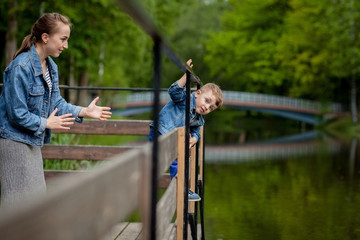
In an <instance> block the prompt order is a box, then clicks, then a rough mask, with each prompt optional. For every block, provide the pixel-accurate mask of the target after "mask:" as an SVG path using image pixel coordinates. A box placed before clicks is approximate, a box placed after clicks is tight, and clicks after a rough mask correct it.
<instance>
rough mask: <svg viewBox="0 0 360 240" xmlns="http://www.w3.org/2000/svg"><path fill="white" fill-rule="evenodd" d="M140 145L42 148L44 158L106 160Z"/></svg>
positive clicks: (49, 146) (50, 146)
mask: <svg viewBox="0 0 360 240" xmlns="http://www.w3.org/2000/svg"><path fill="white" fill-rule="evenodd" d="M134 148H140V146H131V147H129V146H94V145H52V144H45V145H44V146H43V147H42V148H41V153H42V156H43V158H44V159H69V160H104V159H106V158H109V157H112V156H115V155H116V154H120V153H124V152H126V151H128V150H130V149H134Z"/></svg>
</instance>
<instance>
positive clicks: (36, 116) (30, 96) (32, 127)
mask: <svg viewBox="0 0 360 240" xmlns="http://www.w3.org/2000/svg"><path fill="white" fill-rule="evenodd" d="M48 68H49V73H50V75H51V78H52V89H51V95H50V94H49V93H50V92H49V87H48V85H47V83H46V82H45V80H44V78H43V71H42V67H41V63H40V58H39V55H38V53H37V51H36V49H35V47H34V45H32V46H31V48H30V50H29V51H27V52H24V53H21V54H20V55H18V56H17V57H16V58H15V59H14V60H13V61H12V62H11V63H10V64H9V66H8V67H7V68H6V69H5V71H4V84H3V89H2V92H1V95H0V119H1V120H0V136H1V137H3V138H8V139H11V140H14V141H19V142H23V143H26V144H30V145H33V146H38V147H41V146H42V145H43V144H44V143H49V142H50V136H51V130H50V129H46V119H47V118H48V116H49V115H50V114H51V113H52V112H53V111H54V110H55V108H57V109H58V112H57V113H56V115H62V114H65V113H72V114H73V117H75V119H76V121H77V122H82V118H81V117H78V115H79V112H80V110H81V107H80V106H74V105H72V104H69V103H67V102H66V101H65V100H64V99H63V98H62V97H61V96H60V90H59V77H58V69H57V65H56V64H55V62H54V61H53V60H52V59H51V58H50V57H48Z"/></svg>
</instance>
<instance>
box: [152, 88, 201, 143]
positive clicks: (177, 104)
mask: <svg viewBox="0 0 360 240" xmlns="http://www.w3.org/2000/svg"><path fill="white" fill-rule="evenodd" d="M168 92H169V95H170V99H171V100H170V101H169V102H168V103H167V104H166V105H165V106H164V107H163V109H161V111H160V113H159V132H160V133H161V134H165V133H167V132H169V131H171V130H173V129H174V128H177V127H183V126H185V106H186V101H185V99H186V89H185V88H181V87H179V85H178V84H177V81H176V82H175V83H173V84H172V85H171V86H170V88H169V90H168ZM204 124H205V120H204V117H203V116H202V115H200V114H196V111H195V93H192V94H191V97H190V133H191V136H193V137H196V139H197V140H199V139H200V126H203V125H204ZM150 126H151V127H154V123H153V122H152V123H151V124H150Z"/></svg>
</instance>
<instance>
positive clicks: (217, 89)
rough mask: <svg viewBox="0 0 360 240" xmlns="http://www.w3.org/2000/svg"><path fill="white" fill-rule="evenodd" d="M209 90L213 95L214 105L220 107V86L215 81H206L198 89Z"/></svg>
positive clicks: (221, 95)
mask: <svg viewBox="0 0 360 240" xmlns="http://www.w3.org/2000/svg"><path fill="white" fill-rule="evenodd" d="M209 90H211V91H212V93H213V94H214V96H215V104H216V107H218V108H219V107H221V106H222V105H223V93H222V91H221V89H220V87H219V86H218V85H216V84H215V83H207V84H205V85H204V86H202V87H201V88H200V91H204V92H206V91H209Z"/></svg>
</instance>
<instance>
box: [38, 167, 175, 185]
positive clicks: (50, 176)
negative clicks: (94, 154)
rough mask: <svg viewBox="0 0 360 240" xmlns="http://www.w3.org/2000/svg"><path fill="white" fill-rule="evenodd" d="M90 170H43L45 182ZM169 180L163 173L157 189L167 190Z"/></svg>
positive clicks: (166, 174) (168, 176)
mask: <svg viewBox="0 0 360 240" xmlns="http://www.w3.org/2000/svg"><path fill="white" fill-rule="evenodd" d="M89 171H90V170H45V171H44V174H45V179H46V181H51V180H54V179H55V178H57V177H62V176H67V175H69V174H83V173H89ZM170 182H171V178H170V175H169V174H168V173H164V174H162V175H161V176H160V178H159V181H158V187H159V188H167V187H168V186H169V185H170Z"/></svg>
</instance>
